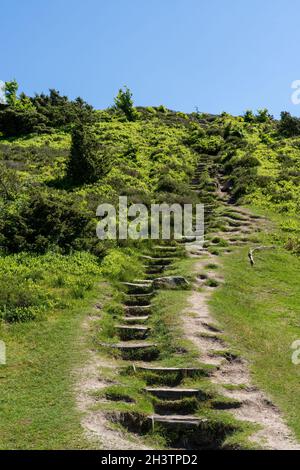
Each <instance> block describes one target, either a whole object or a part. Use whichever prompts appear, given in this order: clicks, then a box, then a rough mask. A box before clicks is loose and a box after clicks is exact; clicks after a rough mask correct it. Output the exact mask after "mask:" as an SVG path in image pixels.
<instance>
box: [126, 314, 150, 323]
mask: <svg viewBox="0 0 300 470" xmlns="http://www.w3.org/2000/svg"><path fill="white" fill-rule="evenodd" d="M148 319H149V315H144V316H142V315H141V316H140V317H133V316H132V317H123V318H122V320H123V321H124V322H126V323H130V324H133V325H134V324H135V322H146V321H147V320H148Z"/></svg>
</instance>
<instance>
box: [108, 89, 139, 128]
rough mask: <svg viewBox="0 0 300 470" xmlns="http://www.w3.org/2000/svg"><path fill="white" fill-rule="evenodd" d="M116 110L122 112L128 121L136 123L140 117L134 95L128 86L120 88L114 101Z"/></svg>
mask: <svg viewBox="0 0 300 470" xmlns="http://www.w3.org/2000/svg"><path fill="white" fill-rule="evenodd" d="M114 101H115V107H116V109H119V110H120V111H122V112H123V113H124V114H125V116H126V119H127V120H128V121H135V120H136V119H137V117H138V113H137V110H136V109H135V108H134V106H133V99H132V93H131V91H130V90H129V88H128V87H127V86H125V87H124V89H122V88H120V90H119V93H118V94H117V96H116V97H115V99H114Z"/></svg>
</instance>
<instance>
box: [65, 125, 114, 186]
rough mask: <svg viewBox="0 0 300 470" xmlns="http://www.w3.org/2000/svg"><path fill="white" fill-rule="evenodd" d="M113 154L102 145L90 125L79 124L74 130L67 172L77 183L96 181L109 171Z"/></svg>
mask: <svg viewBox="0 0 300 470" xmlns="http://www.w3.org/2000/svg"><path fill="white" fill-rule="evenodd" d="M110 165H111V156H110V155H109V152H108V151H107V150H106V149H105V147H101V144H100V143H99V141H98V139H97V136H96V135H95V133H94V132H93V131H92V129H91V128H90V127H87V126H84V125H79V126H76V127H75V128H74V129H73V131H72V145H71V157H70V160H69V162H68V170H67V174H68V176H69V177H70V178H71V180H72V181H73V182H74V183H75V184H80V183H81V184H82V183H94V182H96V181H97V180H99V179H100V178H101V177H102V176H104V175H105V174H106V173H108V171H109V169H110Z"/></svg>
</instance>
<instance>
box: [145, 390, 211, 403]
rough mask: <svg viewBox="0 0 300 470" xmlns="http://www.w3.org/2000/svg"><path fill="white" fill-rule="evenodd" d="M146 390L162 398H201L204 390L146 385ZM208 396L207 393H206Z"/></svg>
mask: <svg viewBox="0 0 300 470" xmlns="http://www.w3.org/2000/svg"><path fill="white" fill-rule="evenodd" d="M145 391H146V392H147V393H150V394H151V395H153V396H154V397H156V398H159V399H161V400H182V399H183V398H191V397H196V398H201V397H203V392H202V391H201V390H198V389H196V388H169V387H159V388H157V387H146V388H145ZM204 395H205V397H206V394H204Z"/></svg>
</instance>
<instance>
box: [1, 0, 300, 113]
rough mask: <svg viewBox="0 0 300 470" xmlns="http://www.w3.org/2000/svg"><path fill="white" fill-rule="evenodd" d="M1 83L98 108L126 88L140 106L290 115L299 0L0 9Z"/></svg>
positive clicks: (18, 3) (106, 0) (147, 0)
mask: <svg viewBox="0 0 300 470" xmlns="http://www.w3.org/2000/svg"><path fill="white" fill-rule="evenodd" d="M0 4H1V10H0V11H1V22H0V25H1V26H0V44H1V55H0V57H1V61H0V79H2V80H9V79H11V78H16V79H17V81H18V82H19V83H20V88H21V90H23V91H25V92H26V93H28V94H33V93H34V92H41V91H47V90H48V89H49V88H56V89H58V90H60V91H61V92H62V93H64V94H67V95H68V96H70V97H71V98H74V97H76V96H78V95H79V96H82V98H84V99H85V100H87V101H88V102H89V103H91V104H93V105H94V106H95V107H97V108H104V107H107V106H109V105H110V104H112V101H113V96H114V95H115V94H116V92H117V90H118V88H119V87H120V86H122V85H124V84H127V85H128V86H129V87H130V88H131V89H132V91H133V94H134V98H135V103H136V104H138V105H154V106H155V105H159V104H165V105H166V106H167V107H169V108H171V109H176V110H182V111H186V112H190V111H193V110H194V109H195V106H198V108H199V109H200V110H202V111H208V112H212V113H218V112H221V111H224V110H225V111H228V112H231V113H233V114H239V113H242V112H243V111H244V110H245V109H247V108H252V109H254V110H255V109H257V108H261V107H267V108H268V109H269V110H270V111H271V113H273V114H275V115H278V114H279V112H280V111H281V110H289V111H291V112H292V113H293V114H295V115H300V105H299V106H295V105H293V104H292V103H291V99H290V95H291V91H292V90H291V88H290V87H291V82H292V81H293V80H297V79H300V27H299V22H300V1H299V0H25V1H24V0H10V1H4V0H2V1H1V2H0Z"/></svg>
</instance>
